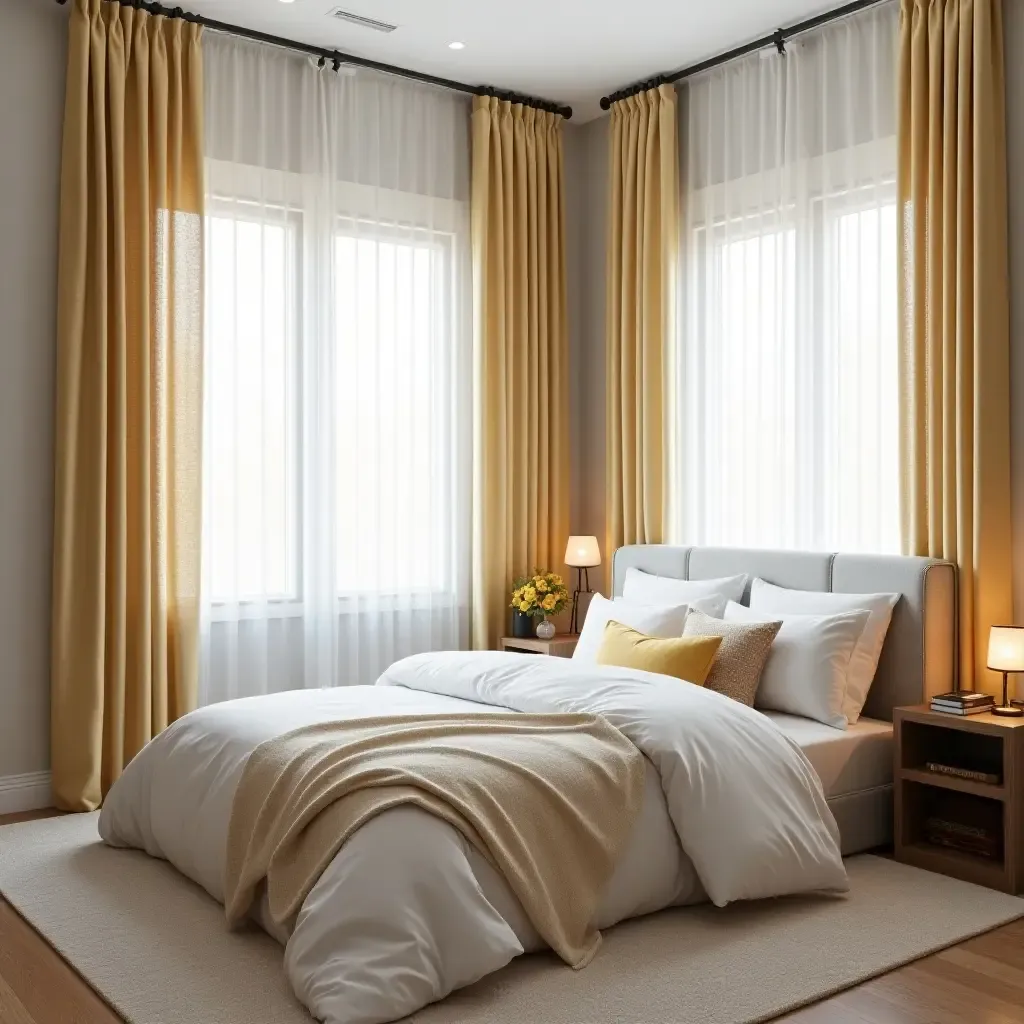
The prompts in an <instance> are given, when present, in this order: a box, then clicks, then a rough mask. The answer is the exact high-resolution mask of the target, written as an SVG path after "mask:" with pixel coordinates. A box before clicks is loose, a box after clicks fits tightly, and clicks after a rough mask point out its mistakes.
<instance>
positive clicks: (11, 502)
mask: <svg viewBox="0 0 1024 1024" xmlns="http://www.w3.org/2000/svg"><path fill="white" fill-rule="evenodd" d="M66 19H67V11H66V9H65V8H63V7H60V6H58V5H57V4H55V3H50V2H45V0H0V97H2V99H0V652H2V655H0V778H3V777H4V776H9V775H24V774H29V773H32V772H38V771H43V770H45V769H46V768H47V767H48V766H49V702H50V683H49V675H50V668H49V646H50V640H49V634H50V552H51V523H52V521H53V485H52V479H53V374H54V348H55V346H54V337H55V333H56V313H55V301H56V270H57V206H58V192H59V174H60V170H59V169H60V137H61V121H62V117H63V113H62V112H63V106H64V61H65V39H66V27H65V24H66Z"/></svg>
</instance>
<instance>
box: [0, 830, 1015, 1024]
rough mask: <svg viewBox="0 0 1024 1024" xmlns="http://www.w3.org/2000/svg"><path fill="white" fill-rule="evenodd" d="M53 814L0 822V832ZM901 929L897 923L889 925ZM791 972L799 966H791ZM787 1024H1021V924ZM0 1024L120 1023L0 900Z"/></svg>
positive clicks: (858, 989)
mask: <svg viewBox="0 0 1024 1024" xmlns="http://www.w3.org/2000/svg"><path fill="white" fill-rule="evenodd" d="M52 813H53V812H45V811H44V812H35V813H31V814H20V815H7V816H6V817H3V816H0V825H9V824H13V823H14V822H17V821H26V820H30V819H33V818H44V817H48V816H49V815H50V814H52ZM893 927H894V928H898V927H899V922H898V921H894V922H893ZM793 969H794V970H799V969H800V965H799V964H794V965H793ZM780 1021H784V1022H786V1024H1024V920H1021V921H1015V922H1014V923H1013V924H1009V925H1006V926H1005V927H1003V928H998V929H996V930H995V931H993V932H989V933H988V934H987V935H980V936H979V937H978V938H976V939H969V940H968V941H967V942H964V943H961V944H960V945H959V946H954V947H952V948H950V949H947V950H946V951H945V952H942V953H936V954H935V955H934V956H930V957H927V958H925V959H924V960H918V961H917V962H916V963H913V964H909V965H908V966H906V967H902V968H900V969H899V970H896V971H893V972H891V973H890V974H886V975H883V976H882V977H880V978H875V979H874V980H873V981H867V982H865V983H864V984H863V985H858V986H857V987H856V988H852V989H849V990H848V991H846V992H843V993H841V994H840V995H838V996H834V997H833V998H831V999H826V1000H824V1001H823V1002H820V1003H816V1004H815V1005H814V1006H809V1007H807V1008H806V1009H803V1010H799V1011H797V1012H796V1013H791V1014H789V1015H788V1016H786V1017H782V1018H780ZM0 1024H121V1018H120V1017H119V1016H118V1015H117V1014H115V1013H114V1012H113V1011H112V1010H110V1009H109V1008H108V1007H107V1006H106V1004H105V1003H104V1002H103V1001H102V1000H101V999H100V998H99V997H98V996H97V995H96V994H95V993H94V992H93V991H92V989H90V988H89V986H88V985H86V984H85V982H84V981H82V980H81V978H79V977H78V975H77V974H76V973H75V972H74V971H73V970H72V969H71V968H70V967H68V965H67V964H66V963H64V961H63V960H61V958H60V957H59V956H58V955H57V954H56V953H55V952H54V951H53V949H51V948H50V946H49V945H48V944H47V943H46V942H45V941H44V940H43V939H41V938H40V937H39V936H38V935H37V934H36V932H35V931H34V930H33V929H32V928H31V927H30V926H29V925H27V924H26V923H25V922H24V921H23V920H22V919H21V918H20V917H19V916H18V914H17V913H16V912H15V911H14V910H13V909H12V908H11V907H10V906H8V904H6V903H4V902H3V900H2V899H0Z"/></svg>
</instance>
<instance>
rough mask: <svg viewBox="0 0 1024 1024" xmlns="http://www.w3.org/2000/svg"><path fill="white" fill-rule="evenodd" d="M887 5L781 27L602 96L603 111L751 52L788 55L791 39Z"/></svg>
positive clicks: (847, 9) (870, 3)
mask: <svg viewBox="0 0 1024 1024" xmlns="http://www.w3.org/2000/svg"><path fill="white" fill-rule="evenodd" d="M884 2H885V0H853V2H852V3H848V4H843V6H842V7H837V8H835V9H834V10H831V11H826V12H825V13H824V14H818V15H816V16H815V17H813V18H808V19H807V20H806V21H800V22H797V23H796V24H795V25H790V26H789V27H788V28H778V29H776V30H775V31H774V32H773V33H772V34H771V35H770V36H761V38H760V39H755V40H754V41H753V42H750V43H745V44H744V45H743V46H737V47H736V49H734V50H727V51H726V52H725V53H720V54H719V55H718V56H717V57H710V58H708V59H707V60H702V61H701V62H700V63H699V64H691V65H690V67H688V68H683V70H682V71H675V72H673V73H672V74H668V75H655V76H654V78H649V79H647V80H646V81H643V82H636V83H635V84H633V85H629V86H626V88H625V89H620V90H619V91H618V92H613V93H612V94H611V95H610V96H602V97H601V109H602V110H607V109H608V108H609V107H610V106H611V105H612V104H613V103H616V102H617V101H618V100H624V99H626V98H628V97H629V96H636V94H637V93H641V92H646V91H647V90H648V89H653V88H655V87H656V86H659V85H671V84H672V83H673V82H680V81H682V80H683V79H684V78H690V77H691V76H693V75H699V74H700V73H701V72H702V71H709V70H710V69H711V68H717V67H718V66H719V65H720V64H728V63H729V61H731V60H736V58H737V57H745V56H746V55H747V54H748V53H754V52H755V51H757V50H764V49H766V48H767V47H769V46H774V47H775V48H776V49H777V50H778V51H779V53H781V54H785V52H786V40H787V39H792V38H793V37H794V36H799V35H802V34H803V33H804V32H810V31H812V30H813V29H816V28H820V27H821V26H822V25H827V24H828V23H829V22H830V21H838V20H839V19H840V18H845V17H846V16H847V15H849V14H856V13H857V12H858V11H863V10H865V9H866V8H868V7H875V6H876V5H878V4H880V3H884Z"/></svg>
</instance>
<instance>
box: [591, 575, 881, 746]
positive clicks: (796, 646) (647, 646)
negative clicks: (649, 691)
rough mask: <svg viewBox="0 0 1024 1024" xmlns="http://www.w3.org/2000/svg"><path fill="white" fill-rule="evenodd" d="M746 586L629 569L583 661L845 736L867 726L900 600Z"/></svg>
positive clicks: (599, 613)
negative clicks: (673, 681) (746, 598)
mask: <svg viewBox="0 0 1024 1024" xmlns="http://www.w3.org/2000/svg"><path fill="white" fill-rule="evenodd" d="M747 579H748V577H746V576H728V577H724V578H722V579H714V580H677V579H672V578H669V577H665V576H652V575H651V574H650V573H645V572H641V571H640V570H639V569H628V570H627V571H626V579H625V583H624V586H623V592H622V597H619V598H616V599H615V600H613V601H609V600H608V599H607V598H605V597H602V596H601V595H600V594H595V595H594V599H593V600H592V601H591V604H590V608H589V610H588V612H587V618H586V622H585V623H584V626H583V630H582V632H581V634H580V639H579V643H578V644H577V646H576V651H575V653H574V655H573V657H574V658H575V659H577V660H581V661H584V662H590V663H593V664H604V665H618V666H621V667H624V668H638V669H645V670H647V671H651V672H659V673H661V674H663V675H672V676H677V677H678V678H680V679H684V680H686V681H688V682H691V683H696V684H697V685H701V686H704V687H705V688H706V689H710V690H715V691H717V692H718V693H722V694H724V695H725V696H727V697H731V698H732V699H733V700H737V701H740V702H741V703H743V704H746V705H748V706H751V707H758V708H762V709H764V710H773V711H784V712H787V713H788V714H791V715H800V716H801V717H803V718H811V719H814V720H815V721H818V722H822V723H824V724H825V725H830V726H832V727H834V728H836V729H845V728H846V727H847V725H852V724H854V723H855V722H856V721H857V719H858V718H859V717H860V714H861V711H862V709H863V707H864V703H865V701H866V700H867V697H868V691H869V690H870V688H871V683H872V681H873V680H874V678H875V670H876V669H877V667H878V659H879V657H880V656H881V653H882V644H883V643H884V642H885V635H886V632H887V631H888V629H889V622H890V621H891V619H892V612H893V608H894V607H895V606H896V602H897V601H898V600H899V594H836V593H821V592H817V591H807V590H786V589H785V588H783V587H776V586H773V585H772V584H771V583H767V582H766V581H765V580H761V579H755V580H754V581H753V582H752V583H751V586H750V603H749V606H748V605H744V604H742V603H741V602H742V600H743V595H744V592H745V591H746V588H747Z"/></svg>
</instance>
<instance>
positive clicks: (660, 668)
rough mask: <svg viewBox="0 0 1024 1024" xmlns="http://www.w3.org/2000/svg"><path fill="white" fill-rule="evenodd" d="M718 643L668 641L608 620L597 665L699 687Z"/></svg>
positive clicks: (713, 639) (695, 639)
mask: <svg viewBox="0 0 1024 1024" xmlns="http://www.w3.org/2000/svg"><path fill="white" fill-rule="evenodd" d="M721 643H722V639H721V637H713V636H709V637H677V638H675V639H671V640H666V639H663V638H661V637H653V636H645V635H644V634H643V633H641V632H639V631H638V630H636V629H631V628H630V627H629V626H624V625H623V624H622V623H621V622H616V621H615V620H614V619H610V620H609V621H608V624H607V625H606V626H605V627H604V636H603V638H602V639H601V646H600V647H599V648H598V651H597V664H598V665H617V666H618V667H619V668H638V669H642V670H643V671H645V672H660V673H661V674H662V675H665V676H675V677H676V678H677V679H685V680H686V681H687V682H688V683H696V684H697V685H698V686H701V685H703V683H704V680H705V679H706V678H707V675H708V671H709V669H710V668H711V663H712V662H713V661H714V660H715V652H716V651H717V650H718V648H719V646H720V645H721Z"/></svg>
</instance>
